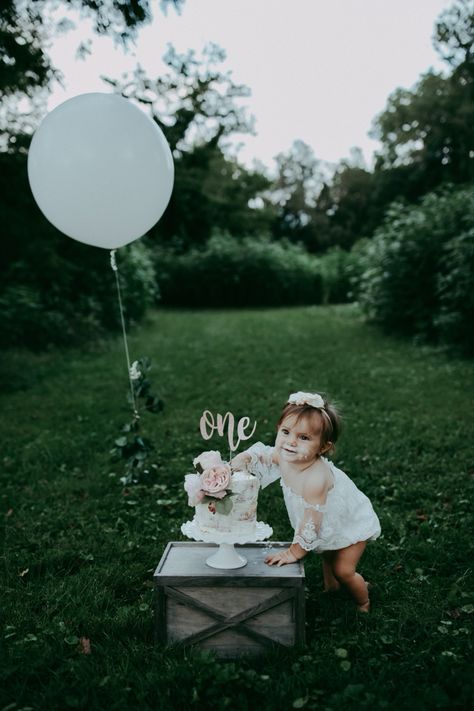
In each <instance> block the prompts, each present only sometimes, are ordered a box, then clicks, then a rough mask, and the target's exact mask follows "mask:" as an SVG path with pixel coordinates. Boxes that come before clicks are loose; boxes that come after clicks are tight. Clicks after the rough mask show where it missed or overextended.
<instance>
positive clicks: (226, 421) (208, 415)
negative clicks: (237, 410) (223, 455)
mask: <svg viewBox="0 0 474 711" xmlns="http://www.w3.org/2000/svg"><path fill="white" fill-rule="evenodd" d="M249 426H250V417H241V418H240V420H239V421H238V423H237V441H235V440H234V431H235V417H234V415H233V414H232V413H231V412H226V414H225V415H224V416H222V415H221V414H220V413H219V412H218V413H217V416H216V419H214V415H213V414H212V412H210V410H204V412H203V413H202V416H201V419H200V420H199V429H200V431H201V437H202V438H203V439H205V440H208V439H211V437H212V435H213V434H214V432H215V431H216V430H217V434H218V435H219V437H224V434H225V429H226V427H227V441H228V443H229V449H230V451H231V453H232V452H235V451H236V450H237V449H238V448H239V445H240V443H241V441H242V440H246V439H250V438H251V437H253V434H254V432H255V429H256V427H257V422H256V421H255V422H254V423H253V427H252V431H251V432H250V433H249V434H245V432H246V430H247V429H248V427H249Z"/></svg>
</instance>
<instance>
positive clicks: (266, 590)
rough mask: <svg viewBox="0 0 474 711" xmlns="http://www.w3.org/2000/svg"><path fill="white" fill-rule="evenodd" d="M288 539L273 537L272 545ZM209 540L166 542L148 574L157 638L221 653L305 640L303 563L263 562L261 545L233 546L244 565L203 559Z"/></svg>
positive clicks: (241, 652) (264, 547)
mask: <svg viewBox="0 0 474 711" xmlns="http://www.w3.org/2000/svg"><path fill="white" fill-rule="evenodd" d="M288 546H289V543H272V544H271V547H272V549H278V548H281V547H288ZM213 549H214V550H215V549H216V546H214V545H213V544H212V543H184V542H171V543H168V545H167V547H166V550H165V552H164V554H163V557H162V558H161V561H160V563H159V564H158V567H157V569H156V571H155V574H154V580H155V587H156V625H157V637H158V640H159V641H160V642H161V643H162V644H165V645H172V646H175V645H179V646H180V645H194V646H196V647H198V648H199V649H203V650H204V649H208V650H212V651H214V652H215V653H216V655H217V656H218V657H221V658H236V657H241V656H245V655H256V654H259V653H260V652H262V651H265V650H269V649H275V648H285V647H293V646H300V645H303V644H304V625H305V611H304V577H305V575H304V565H303V562H302V561H299V562H298V563H292V564H290V565H284V566H281V567H279V568H278V567H277V566H269V565H267V564H266V563H264V557H265V555H266V554H268V544H267V545H265V544H264V543H250V544H246V545H243V546H236V549H237V550H238V552H239V553H241V554H242V555H244V556H245V558H247V561H248V562H247V565H246V566H245V567H243V568H238V569H236V570H220V569H216V568H211V567H209V566H208V565H206V558H208V557H209V556H210V555H211V554H212V552H213Z"/></svg>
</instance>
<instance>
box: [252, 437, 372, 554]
mask: <svg viewBox="0 0 474 711" xmlns="http://www.w3.org/2000/svg"><path fill="white" fill-rule="evenodd" d="M247 451H248V452H249V453H250V454H251V455H252V460H251V462H250V464H249V466H248V469H249V471H251V472H252V474H254V475H255V476H257V477H258V478H259V479H260V485H261V487H262V488H265V487H266V486H268V484H271V483H272V482H274V481H277V480H278V479H280V484H281V488H282V490H283V496H284V499H285V504H286V510H287V511H288V516H289V519H290V523H291V525H292V526H293V529H294V531H295V535H294V538H293V543H299V544H300V546H301V547H302V548H304V550H306V551H316V552H317V553H320V552H321V551H328V550H329V551H330V550H339V549H340V548H345V547H346V546H350V545H352V544H353V543H358V542H359V541H367V540H374V539H375V538H378V536H379V535H380V522H379V519H378V517H377V514H376V513H375V511H374V509H373V508H372V504H371V503H370V500H369V499H368V498H367V496H366V495H365V494H363V493H362V491H360V489H358V488H357V486H356V485H355V484H354V482H353V481H352V480H351V479H349V477H348V476H347V474H345V473H344V472H343V471H342V470H341V469H338V468H337V467H336V466H335V465H334V464H333V463H332V462H331V461H330V460H329V459H325V458H324V461H325V462H327V464H328V465H329V467H330V468H331V472H332V475H333V480H334V483H333V487H332V488H331V489H330V490H329V491H328V493H327V498H326V502H325V503H324V504H311V503H309V502H308V501H306V499H305V498H304V497H303V496H300V495H299V494H297V493H296V492H295V491H293V490H292V489H291V488H290V487H289V486H288V485H287V484H286V483H285V482H284V481H283V478H282V475H281V471H280V467H279V466H278V465H276V464H273V463H272V454H273V451H274V448H273V447H267V446H266V445H264V444H262V443H261V442H257V443H256V444H254V445H253V446H252V447H250V449H249V450H247Z"/></svg>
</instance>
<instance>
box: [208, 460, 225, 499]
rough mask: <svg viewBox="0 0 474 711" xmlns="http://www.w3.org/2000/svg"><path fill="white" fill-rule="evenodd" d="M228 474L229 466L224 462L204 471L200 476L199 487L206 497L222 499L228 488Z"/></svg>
mask: <svg viewBox="0 0 474 711" xmlns="http://www.w3.org/2000/svg"><path fill="white" fill-rule="evenodd" d="M230 474H231V471H230V466H229V465H228V464H224V462H223V463H222V464H220V465H219V466H217V467H212V468H211V469H205V470H204V471H203V473H202V474H201V486H202V488H203V490H204V491H205V492H206V494H207V495H208V496H214V497H215V498H216V499H223V498H224V496H225V495H226V489H228V488H229V486H230Z"/></svg>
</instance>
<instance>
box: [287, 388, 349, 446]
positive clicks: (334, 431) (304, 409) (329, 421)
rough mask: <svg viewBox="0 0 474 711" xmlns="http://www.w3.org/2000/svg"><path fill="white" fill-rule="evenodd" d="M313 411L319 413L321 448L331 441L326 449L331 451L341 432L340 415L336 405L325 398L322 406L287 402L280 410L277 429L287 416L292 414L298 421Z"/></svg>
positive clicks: (309, 416) (310, 415) (311, 415)
mask: <svg viewBox="0 0 474 711" xmlns="http://www.w3.org/2000/svg"><path fill="white" fill-rule="evenodd" d="M315 412H318V413H319V414H320V415H321V420H322V429H321V448H322V449H324V447H325V446H326V445H327V444H328V443H329V442H331V446H330V448H329V450H328V451H329V452H332V451H334V445H335V444H336V442H337V440H338V439H339V436H340V434H341V417H340V415H339V413H338V411H337V409H336V407H335V406H334V405H332V404H331V403H330V402H328V400H326V399H325V398H324V408H322V407H321V408H319V407H312V406H311V405H294V404H292V403H289V402H288V403H287V404H286V405H285V407H284V408H283V410H282V412H281V415H280V419H279V420H278V422H277V429H278V428H279V427H280V425H281V423H282V422H283V420H285V419H286V418H287V417H292V416H294V417H296V421H297V422H298V421H299V420H301V418H302V417H308V418H309V419H311V418H312V417H313V415H314V413H315Z"/></svg>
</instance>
